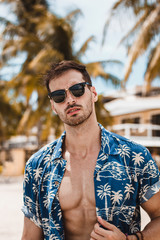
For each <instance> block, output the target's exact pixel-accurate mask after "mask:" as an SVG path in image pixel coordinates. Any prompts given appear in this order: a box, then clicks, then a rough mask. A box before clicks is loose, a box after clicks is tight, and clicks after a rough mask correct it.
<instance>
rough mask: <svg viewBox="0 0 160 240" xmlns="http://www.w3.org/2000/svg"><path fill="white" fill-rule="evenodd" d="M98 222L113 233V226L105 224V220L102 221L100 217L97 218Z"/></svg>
mask: <svg viewBox="0 0 160 240" xmlns="http://www.w3.org/2000/svg"><path fill="white" fill-rule="evenodd" d="M97 220H98V222H99V223H100V224H101V225H102V226H103V227H104V228H105V229H107V230H111V231H114V229H115V226H114V225H113V224H111V223H109V222H106V221H105V220H103V219H102V218H101V217H99V216H98V217H97Z"/></svg>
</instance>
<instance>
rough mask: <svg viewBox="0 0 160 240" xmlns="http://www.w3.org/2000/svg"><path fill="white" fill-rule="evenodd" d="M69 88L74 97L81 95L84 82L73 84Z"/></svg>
mask: <svg viewBox="0 0 160 240" xmlns="http://www.w3.org/2000/svg"><path fill="white" fill-rule="evenodd" d="M69 90H70V91H71V92H72V94H73V95H74V96H75V97H81V96H82V95H83V94H84V84H81V83H80V84H75V85H73V86H72V87H70V89H69Z"/></svg>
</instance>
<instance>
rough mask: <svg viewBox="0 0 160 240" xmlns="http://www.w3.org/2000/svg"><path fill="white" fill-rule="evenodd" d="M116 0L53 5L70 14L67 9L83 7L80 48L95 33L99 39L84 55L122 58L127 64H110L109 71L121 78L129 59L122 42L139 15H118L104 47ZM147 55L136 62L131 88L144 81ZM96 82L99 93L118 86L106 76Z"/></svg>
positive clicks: (87, 57) (62, 13)
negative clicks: (103, 38)
mask: <svg viewBox="0 0 160 240" xmlns="http://www.w3.org/2000/svg"><path fill="white" fill-rule="evenodd" d="M115 2H116V0H108V1H106V0H94V1H93V0H76V1H74V0H58V1H54V4H53V3H52V5H51V6H52V9H56V13H58V14H59V15H60V16H66V14H67V12H70V11H71V10H73V9H76V8H80V9H81V11H82V13H83V15H82V16H80V17H79V19H78V21H77V24H76V26H75V27H76V30H77V39H78V41H77V43H76V46H75V47H76V48H77V49H79V47H80V46H81V44H82V43H83V42H84V41H85V40H86V39H87V38H88V37H89V36H92V35H94V36H95V42H93V43H92V44H91V46H90V49H89V50H88V51H87V54H86V55H85V56H84V57H83V60H84V62H86V63H87V62H93V61H100V60H109V59H115V60H120V61H122V63H123V65H121V66H119V67H116V66H113V65H109V66H108V67H107V71H108V72H110V73H112V74H115V75H116V76H118V77H119V78H120V79H122V78H123V76H124V69H125V63H126V61H127V54H126V49H125V47H124V46H123V45H121V46H119V47H118V45H119V42H120V40H121V38H122V36H124V34H125V33H127V31H128V30H129V29H130V27H131V26H132V25H133V24H134V22H135V19H134V17H133V15H132V14H131V15H129V16H127V15H126V16H123V15H124V14H123V13H122V14H121V15H119V16H117V20H115V21H113V22H112V23H111V25H110V28H109V30H108V34H107V36H106V40H105V44H104V46H103V47H102V45H101V42H102V35H103V28H104V24H105V22H106V21H107V19H108V17H109V14H110V9H111V7H112V6H113V4H114V3H115ZM145 65H146V58H145V56H144V57H141V58H140V59H138V60H137V62H136V64H135V65H134V66H133V72H132V74H131V76H130V78H129V80H128V83H127V88H133V87H135V86H136V85H141V84H142V83H143V76H144V71H145ZM93 82H94V85H95V87H96V89H97V91H98V93H109V92H110V91H113V90H114V89H115V88H114V87H113V86H112V85H111V84H106V83H104V80H102V79H100V78H99V79H96V81H94V80H93Z"/></svg>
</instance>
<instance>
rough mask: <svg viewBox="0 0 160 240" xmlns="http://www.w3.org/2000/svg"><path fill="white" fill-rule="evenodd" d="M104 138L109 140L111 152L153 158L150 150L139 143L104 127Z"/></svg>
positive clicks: (130, 156)
mask: <svg viewBox="0 0 160 240" xmlns="http://www.w3.org/2000/svg"><path fill="white" fill-rule="evenodd" d="M102 138H103V139H104V141H107V142H108V145H109V149H110V154H111V155H112V154H113V155H116V154H119V155H121V156H124V155H125V156H126V157H129V158H132V157H133V158H134V157H138V156H139V157H140V156H141V157H142V158H145V159H146V160H147V159H148V160H150V159H152V157H151V154H150V152H149V150H148V149H147V148H146V147H144V146H142V145H141V144H139V143H136V142H134V141H132V140H130V139H127V138H125V137H123V136H120V135H118V134H116V133H113V132H110V131H108V130H106V129H105V128H103V127H102Z"/></svg>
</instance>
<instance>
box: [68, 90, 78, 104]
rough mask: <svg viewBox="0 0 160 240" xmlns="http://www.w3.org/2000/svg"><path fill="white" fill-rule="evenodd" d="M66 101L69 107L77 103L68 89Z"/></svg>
mask: <svg viewBox="0 0 160 240" xmlns="http://www.w3.org/2000/svg"><path fill="white" fill-rule="evenodd" d="M66 101H67V104H68V105H69V104H73V103H75V102H76V101H75V97H74V96H73V95H72V93H71V92H70V91H69V90H68V89H67V91H66Z"/></svg>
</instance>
